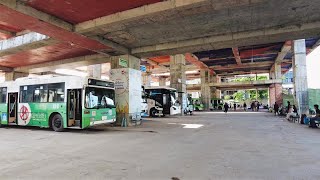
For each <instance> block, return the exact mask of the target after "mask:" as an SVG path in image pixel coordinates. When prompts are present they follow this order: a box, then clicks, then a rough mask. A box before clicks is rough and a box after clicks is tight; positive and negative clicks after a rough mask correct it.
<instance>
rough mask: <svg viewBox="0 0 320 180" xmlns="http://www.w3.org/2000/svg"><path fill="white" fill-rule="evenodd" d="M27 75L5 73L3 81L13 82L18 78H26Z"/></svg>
mask: <svg viewBox="0 0 320 180" xmlns="http://www.w3.org/2000/svg"><path fill="white" fill-rule="evenodd" d="M28 75H29V74H28V73H22V72H14V71H13V72H6V73H5V81H15V80H16V79H18V78H22V77H27V76H28Z"/></svg>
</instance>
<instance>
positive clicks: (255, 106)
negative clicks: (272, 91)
mask: <svg viewBox="0 0 320 180" xmlns="http://www.w3.org/2000/svg"><path fill="white" fill-rule="evenodd" d="M260 106H261V104H260V102H258V101H253V102H252V103H251V105H250V107H251V110H252V111H259V110H260Z"/></svg>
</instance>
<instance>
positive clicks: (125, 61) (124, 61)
mask: <svg viewBox="0 0 320 180" xmlns="http://www.w3.org/2000/svg"><path fill="white" fill-rule="evenodd" d="M119 66H122V67H128V61H127V60H126V59H123V58H119Z"/></svg>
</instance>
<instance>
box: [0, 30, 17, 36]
mask: <svg viewBox="0 0 320 180" xmlns="http://www.w3.org/2000/svg"><path fill="white" fill-rule="evenodd" d="M0 33H3V34H7V35H10V36H15V35H16V33H13V32H10V31H5V30H2V29H0Z"/></svg>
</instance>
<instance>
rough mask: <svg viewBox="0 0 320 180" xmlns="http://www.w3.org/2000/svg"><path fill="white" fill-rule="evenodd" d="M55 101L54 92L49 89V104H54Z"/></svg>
mask: <svg viewBox="0 0 320 180" xmlns="http://www.w3.org/2000/svg"><path fill="white" fill-rule="evenodd" d="M53 99H54V91H53V90H51V89H49V98H48V102H53Z"/></svg>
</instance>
